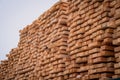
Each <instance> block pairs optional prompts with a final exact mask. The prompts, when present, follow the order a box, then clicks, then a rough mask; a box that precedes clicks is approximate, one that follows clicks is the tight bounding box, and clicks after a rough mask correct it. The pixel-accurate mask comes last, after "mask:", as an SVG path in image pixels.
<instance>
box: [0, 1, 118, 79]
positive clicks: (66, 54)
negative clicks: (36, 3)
mask: <svg viewBox="0 0 120 80" xmlns="http://www.w3.org/2000/svg"><path fill="white" fill-rule="evenodd" d="M119 56H120V0H61V1H59V2H58V3H56V4H55V5H54V6H53V7H51V8H50V9H49V10H48V11H46V12H45V13H44V14H42V15H41V16H40V17H39V18H38V19H37V20H35V21H34V22H33V23H32V24H31V25H27V26H26V27H25V28H24V29H23V30H20V41H19V43H18V47H17V48H14V49H12V50H11V52H10V53H9V54H8V55H7V57H8V59H7V60H4V61H1V64H0V80H107V79H109V78H112V77H113V78H118V77H120V60H119V58H120V57H119Z"/></svg>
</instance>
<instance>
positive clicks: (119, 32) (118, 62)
mask: <svg viewBox="0 0 120 80" xmlns="http://www.w3.org/2000/svg"><path fill="white" fill-rule="evenodd" d="M114 12H115V15H114V19H115V20H114V23H115V26H116V28H115V29H114V34H113V45H114V52H115V53H114V54H115V64H114V68H115V75H114V76H113V78H119V77H120V0H118V1H117V4H116V5H115V7H114Z"/></svg>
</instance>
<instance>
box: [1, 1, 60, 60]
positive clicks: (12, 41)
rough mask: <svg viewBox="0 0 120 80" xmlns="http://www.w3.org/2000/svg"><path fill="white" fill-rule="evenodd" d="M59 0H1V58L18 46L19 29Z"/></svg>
mask: <svg viewBox="0 0 120 80" xmlns="http://www.w3.org/2000/svg"><path fill="white" fill-rule="evenodd" d="M57 1H59V0H0V60H3V59H6V57H5V55H6V54H8V53H9V51H10V50H11V49H12V48H15V47H17V43H18V41H19V30H20V29H23V28H24V27H25V26H26V25H28V24H31V23H32V22H33V21H34V20H35V19H37V18H38V17H39V16H40V15H41V14H42V13H43V12H44V11H46V10H48V9H49V8H50V7H51V6H52V5H53V4H54V3H56V2H57Z"/></svg>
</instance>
